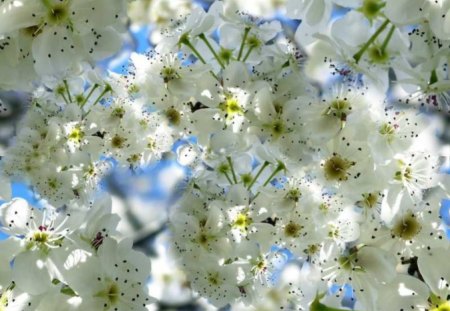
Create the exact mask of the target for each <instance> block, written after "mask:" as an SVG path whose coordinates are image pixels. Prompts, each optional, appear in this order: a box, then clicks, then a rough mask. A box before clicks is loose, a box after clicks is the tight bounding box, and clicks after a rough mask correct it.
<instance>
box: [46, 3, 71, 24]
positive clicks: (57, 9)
mask: <svg viewBox="0 0 450 311" xmlns="http://www.w3.org/2000/svg"><path fill="white" fill-rule="evenodd" d="M68 19H69V11H68V8H67V5H66V4H65V3H58V4H54V5H51V6H50V7H49V8H48V11H47V20H48V22H49V23H50V24H55V25H58V24H61V23H64V22H66V21H67V20H68Z"/></svg>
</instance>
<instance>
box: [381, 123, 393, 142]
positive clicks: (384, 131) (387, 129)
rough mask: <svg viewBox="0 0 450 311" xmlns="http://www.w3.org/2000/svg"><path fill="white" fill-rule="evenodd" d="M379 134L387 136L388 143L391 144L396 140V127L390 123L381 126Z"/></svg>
mask: <svg viewBox="0 0 450 311" xmlns="http://www.w3.org/2000/svg"><path fill="white" fill-rule="evenodd" d="M378 132H379V133H380V134H381V135H383V136H386V138H387V141H388V142H389V143H391V142H392V140H393V139H394V135H395V127H394V126H392V125H390V124H389V123H384V124H383V125H382V126H380V129H379V130H378Z"/></svg>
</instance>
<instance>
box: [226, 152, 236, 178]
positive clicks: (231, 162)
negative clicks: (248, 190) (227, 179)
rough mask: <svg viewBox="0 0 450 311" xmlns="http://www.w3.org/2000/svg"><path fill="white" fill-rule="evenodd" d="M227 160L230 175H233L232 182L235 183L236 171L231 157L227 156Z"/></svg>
mask: <svg viewBox="0 0 450 311" xmlns="http://www.w3.org/2000/svg"><path fill="white" fill-rule="evenodd" d="M227 161H228V164H229V165H230V168H231V175H232V176H233V180H234V183H235V184H237V178H236V173H235V172H234V167H233V161H231V157H227Z"/></svg>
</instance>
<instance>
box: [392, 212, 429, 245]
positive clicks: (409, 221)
mask: <svg viewBox="0 0 450 311" xmlns="http://www.w3.org/2000/svg"><path fill="white" fill-rule="evenodd" d="M421 229H422V226H421V224H420V222H418V221H417V219H416V217H414V214H409V215H408V216H406V217H405V218H403V219H400V220H399V221H398V222H397V223H396V224H395V225H394V227H393V228H392V230H391V232H392V234H393V235H394V236H396V237H399V238H401V239H403V240H406V241H408V240H412V239H413V238H414V237H415V236H416V235H417V234H419V232H420V230H421Z"/></svg>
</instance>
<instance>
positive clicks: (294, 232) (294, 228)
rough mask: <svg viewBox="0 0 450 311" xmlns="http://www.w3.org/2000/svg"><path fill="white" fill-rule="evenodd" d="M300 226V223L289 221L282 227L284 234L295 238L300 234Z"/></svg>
mask: <svg viewBox="0 0 450 311" xmlns="http://www.w3.org/2000/svg"><path fill="white" fill-rule="evenodd" d="M302 228H303V226H301V225H300V224H296V223H294V222H289V223H288V224H287V225H286V227H284V234H285V235H286V236H287V237H290V238H297V237H298V236H299V235H300V231H301V230H302Z"/></svg>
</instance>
